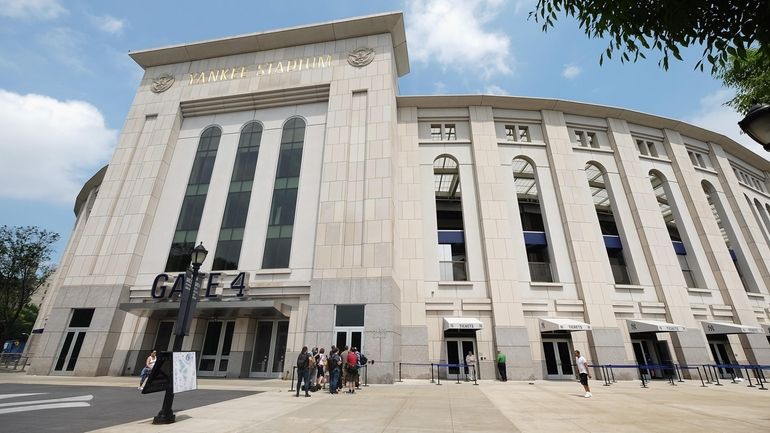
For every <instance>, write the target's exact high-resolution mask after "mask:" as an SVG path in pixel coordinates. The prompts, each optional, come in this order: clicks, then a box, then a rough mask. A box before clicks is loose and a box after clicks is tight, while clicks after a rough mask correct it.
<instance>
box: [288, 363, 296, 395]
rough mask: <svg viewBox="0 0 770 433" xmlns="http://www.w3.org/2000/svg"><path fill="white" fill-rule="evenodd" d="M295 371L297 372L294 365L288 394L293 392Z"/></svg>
mask: <svg viewBox="0 0 770 433" xmlns="http://www.w3.org/2000/svg"><path fill="white" fill-rule="evenodd" d="M295 371H297V366H296V365H295V366H294V367H292V369H291V389H290V390H289V392H294V372H295Z"/></svg>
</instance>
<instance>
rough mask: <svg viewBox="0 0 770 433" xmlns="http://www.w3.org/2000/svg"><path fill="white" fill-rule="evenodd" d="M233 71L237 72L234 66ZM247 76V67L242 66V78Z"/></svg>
mask: <svg viewBox="0 0 770 433" xmlns="http://www.w3.org/2000/svg"><path fill="white" fill-rule="evenodd" d="M233 72H235V68H233ZM245 76H246V67H245V66H241V78H243V77H245Z"/></svg>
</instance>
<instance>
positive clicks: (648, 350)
mask: <svg viewBox="0 0 770 433" xmlns="http://www.w3.org/2000/svg"><path fill="white" fill-rule="evenodd" d="M657 343H658V341H657V340H652V339H643V340H641V339H639V340H631V344H632V345H633V347H634V356H635V357H636V363H637V364H639V365H657V364H660V356H659V355H658V351H657ZM640 371H641V373H642V375H644V377H645V378H647V379H661V378H662V377H663V376H662V374H661V371H660V370H652V369H651V370H647V369H641V370H640Z"/></svg>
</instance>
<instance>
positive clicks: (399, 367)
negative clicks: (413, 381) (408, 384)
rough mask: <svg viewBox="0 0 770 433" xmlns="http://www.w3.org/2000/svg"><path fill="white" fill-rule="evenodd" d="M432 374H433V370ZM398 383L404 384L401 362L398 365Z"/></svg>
mask: <svg viewBox="0 0 770 433" xmlns="http://www.w3.org/2000/svg"><path fill="white" fill-rule="evenodd" d="M431 372H433V370H431ZM398 381H399V382H403V380H401V363H400V362H399V363H398Z"/></svg>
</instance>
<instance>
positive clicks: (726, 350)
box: [701, 321, 765, 379]
mask: <svg viewBox="0 0 770 433" xmlns="http://www.w3.org/2000/svg"><path fill="white" fill-rule="evenodd" d="M701 323H702V324H703V331H704V332H705V333H706V339H707V340H708V343H709V349H710V351H711V356H712V358H713V359H714V363H715V364H717V365H735V364H736V360H735V352H734V351H733V349H732V347H731V344H730V340H729V339H728V338H727V336H728V335H730V334H764V333H765V331H764V330H763V329H762V328H760V327H757V326H749V325H739V324H737V323H729V322H713V321H705V322H701ZM717 371H718V372H719V375H720V377H721V378H722V379H728V378H732V377H733V376H737V377H740V376H741V369H740V368H736V369H733V368H724V367H717Z"/></svg>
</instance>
